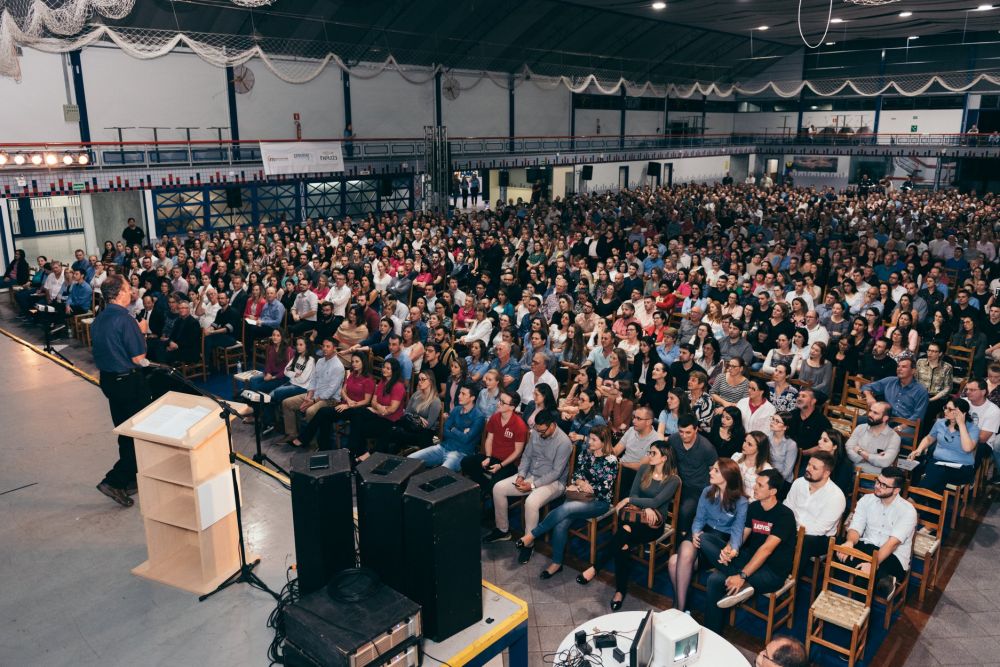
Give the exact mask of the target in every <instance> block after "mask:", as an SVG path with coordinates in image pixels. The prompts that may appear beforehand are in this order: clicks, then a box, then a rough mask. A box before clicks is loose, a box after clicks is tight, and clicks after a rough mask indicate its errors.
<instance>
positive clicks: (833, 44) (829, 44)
mask: <svg viewBox="0 0 1000 667" xmlns="http://www.w3.org/2000/svg"><path fill="white" fill-rule="evenodd" d="M826 45H827V46H836V45H837V42H827V43H826Z"/></svg>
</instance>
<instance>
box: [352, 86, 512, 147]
mask: <svg viewBox="0 0 1000 667" xmlns="http://www.w3.org/2000/svg"><path fill="white" fill-rule="evenodd" d="M454 77H455V80H457V81H458V83H459V87H460V89H461V92H460V93H459V95H458V98H457V99H454V100H449V99H448V98H447V97H445V96H444V93H443V92H442V94H441V114H442V115H441V121H442V122H443V123H444V125H445V126H446V127H447V128H448V136H449V137H452V138H453V137H506V136H508V134H509V131H510V99H509V97H510V93H509V91H508V89H507V87H506V86H504V87H502V88H501V87H500V86H498V85H497V84H495V83H493V80H492V79H490V78H489V77H482V78H480V77H471V76H462V75H454ZM408 85H409V84H408ZM351 101H352V102H353V97H352V99H351Z"/></svg>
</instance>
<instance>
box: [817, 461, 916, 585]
mask: <svg viewBox="0 0 1000 667" xmlns="http://www.w3.org/2000/svg"><path fill="white" fill-rule="evenodd" d="M905 482H906V477H905V476H904V474H903V471H902V470H900V469H899V468H897V467H895V466H889V467H887V468H883V469H882V472H881V473H879V476H878V480H877V481H876V482H875V492H874V493H868V494H865V495H863V496H861V497H860V498H859V499H858V502H857V505H855V507H854V517H853V519H852V520H851V525H850V526H849V527H848V529H847V538H846V539H845V540H844V542H843V543H842V546H845V547H848V548H851V549H857V550H858V551H863V552H864V553H866V554H869V555H873V556H875V557H876V566H877V570H876V572H877V575H876V576H877V577H878V580H877V583H876V591H877V592H878V594H879V595H880V596H881V597H887V596H888V595H889V594H890V593H892V591H893V590H894V589H895V587H896V583H897V582H899V581H902V579H903V577H908V576H909V571H910V554H911V552H912V550H913V532H914V530H916V527H917V510H915V509H914V508H913V505H911V504H910V502H909V501H908V500H906V499H905V498H903V496H902V495H901V494H902V492H903V485H904V484H905ZM837 558H839V559H840V560H842V561H844V562H846V563H848V565H857V566H858V568H859V569H861V570H862V571H864V572H867V571H868V567H867V566H868V564H867V563H859V562H857V561H856V560H854V559H848V557H847V556H846V555H845V554H840V553H838V554H837Z"/></svg>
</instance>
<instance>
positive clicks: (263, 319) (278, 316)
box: [244, 287, 285, 344]
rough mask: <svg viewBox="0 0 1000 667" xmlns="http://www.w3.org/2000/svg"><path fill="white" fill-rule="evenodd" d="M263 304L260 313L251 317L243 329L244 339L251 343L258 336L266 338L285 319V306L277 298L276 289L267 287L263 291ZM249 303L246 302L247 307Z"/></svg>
mask: <svg viewBox="0 0 1000 667" xmlns="http://www.w3.org/2000/svg"><path fill="white" fill-rule="evenodd" d="M264 300H265V303H264V306H263V307H262V308H261V310H260V315H259V316H258V317H256V318H252V319H253V321H252V322H247V324H246V327H245V329H244V335H245V336H246V339H247V340H248V341H249V342H250V344H252V343H253V341H255V340H257V339H258V338H266V337H268V336H270V335H271V333H272V332H273V331H274V330H275V329H277V328H279V327H280V326H281V323H282V322H284V320H285V306H284V305H282V303H281V300H280V299H278V290H277V289H276V288H274V287H268V288H267V290H265V292H264ZM250 305H251V304H249V303H248V304H247V306H248V307H249V306H250Z"/></svg>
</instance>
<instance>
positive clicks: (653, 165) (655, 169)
mask: <svg viewBox="0 0 1000 667" xmlns="http://www.w3.org/2000/svg"><path fill="white" fill-rule="evenodd" d="M646 175H647V176H659V175H660V163H659V162H650V163H649V164H648V165H646Z"/></svg>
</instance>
